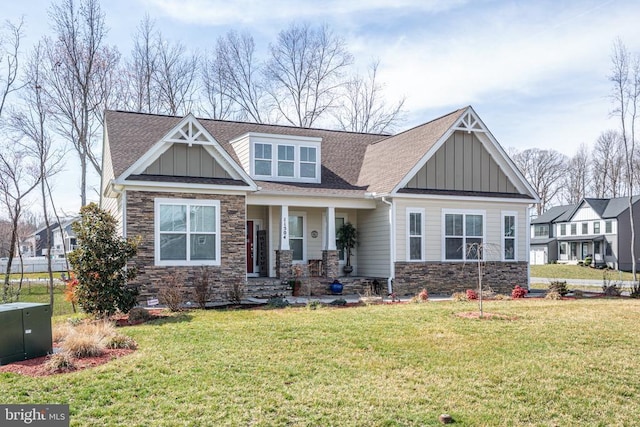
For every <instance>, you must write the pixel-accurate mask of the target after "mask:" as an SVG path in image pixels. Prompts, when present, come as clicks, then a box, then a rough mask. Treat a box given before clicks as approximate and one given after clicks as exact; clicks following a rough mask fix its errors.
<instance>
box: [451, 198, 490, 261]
mask: <svg viewBox="0 0 640 427" xmlns="http://www.w3.org/2000/svg"><path fill="white" fill-rule="evenodd" d="M448 214H454V215H462V236H451V237H452V238H462V244H463V248H462V259H446V258H447V251H446V237H447V236H446V216H447V215H448ZM467 215H482V236H467V218H466V216H467ZM441 227H442V228H441V251H442V252H441V256H440V258H441V260H442V262H452V263H456V262H467V261H477V260H475V259H467V252H466V243H467V237H471V238H478V237H481V238H482V244H483V245H484V244H485V243H486V242H487V211H486V210H483V209H442V218H441ZM481 260H482V261H486V260H487V250H486V249H484V250H483V251H482V258H481Z"/></svg>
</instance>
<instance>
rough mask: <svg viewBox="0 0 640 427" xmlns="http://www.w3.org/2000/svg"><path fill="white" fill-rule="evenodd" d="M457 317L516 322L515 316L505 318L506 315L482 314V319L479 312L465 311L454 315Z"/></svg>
mask: <svg viewBox="0 0 640 427" xmlns="http://www.w3.org/2000/svg"><path fill="white" fill-rule="evenodd" d="M455 315H456V316H457V317H462V318H463V319H501V320H517V319H518V317H517V316H507V315H506V314H499V313H487V312H484V313H482V317H480V312H479V311H465V312H461V313H456V314H455Z"/></svg>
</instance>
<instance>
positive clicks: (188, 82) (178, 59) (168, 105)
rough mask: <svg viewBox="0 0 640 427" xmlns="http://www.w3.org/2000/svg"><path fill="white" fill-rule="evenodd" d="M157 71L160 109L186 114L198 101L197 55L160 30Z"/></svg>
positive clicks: (157, 41)
mask: <svg viewBox="0 0 640 427" xmlns="http://www.w3.org/2000/svg"><path fill="white" fill-rule="evenodd" d="M156 45H157V72H156V73H154V74H153V78H154V81H155V84H156V85H157V90H158V92H157V95H158V97H159V101H160V112H161V113H167V114H171V115H178V114H181V115H183V114H187V113H188V112H190V111H192V110H193V108H194V107H195V103H196V101H197V100H196V93H197V90H198V57H197V56H196V55H188V54H187V53H186V49H185V47H184V46H183V45H182V44H181V43H174V44H171V43H169V42H167V41H166V40H164V39H163V38H162V35H161V34H160V33H158V35H157V39H156Z"/></svg>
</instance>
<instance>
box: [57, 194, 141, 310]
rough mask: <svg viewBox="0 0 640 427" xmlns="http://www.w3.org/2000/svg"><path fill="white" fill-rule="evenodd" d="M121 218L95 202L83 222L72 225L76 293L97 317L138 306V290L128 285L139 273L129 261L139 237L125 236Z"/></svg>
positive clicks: (84, 213) (83, 213) (71, 257)
mask: <svg viewBox="0 0 640 427" xmlns="http://www.w3.org/2000/svg"><path fill="white" fill-rule="evenodd" d="M116 226H117V221H116V219H115V218H114V217H113V215H111V214H110V213H108V212H107V211H105V210H103V209H100V208H99V207H98V205H96V204H95V203H91V204H89V205H87V206H83V207H82V208H81V209H80V221H78V222H76V223H74V224H73V225H72V229H73V231H74V232H75V234H76V236H77V239H78V248H77V249H76V250H74V251H73V252H71V253H70V254H69V262H70V263H71V265H72V267H73V270H74V274H75V276H76V277H77V278H78V284H77V286H76V288H75V291H74V295H75V297H76V298H77V299H78V303H79V304H80V306H81V307H82V308H83V310H84V311H85V312H87V313H89V314H91V315H94V316H96V317H108V316H110V315H112V314H114V313H115V312H116V311H121V312H123V313H127V312H128V311H129V310H131V308H133V307H134V306H135V305H136V296H137V295H138V292H137V289H136V288H133V287H130V286H127V281H129V280H131V279H133V278H134V277H135V276H136V269H135V268H134V267H133V266H128V268H125V267H127V262H128V261H129V260H130V259H131V258H132V257H133V256H135V254H136V252H137V250H138V242H139V240H138V239H123V238H121V237H119V236H118V235H117V232H116Z"/></svg>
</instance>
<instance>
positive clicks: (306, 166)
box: [300, 147, 317, 178]
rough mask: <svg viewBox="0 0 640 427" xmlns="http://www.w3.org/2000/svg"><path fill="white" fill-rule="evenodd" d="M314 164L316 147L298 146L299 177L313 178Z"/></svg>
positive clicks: (314, 175)
mask: <svg viewBox="0 0 640 427" xmlns="http://www.w3.org/2000/svg"><path fill="white" fill-rule="evenodd" d="M316 164H317V160H316V147H300V178H315V177H316Z"/></svg>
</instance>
